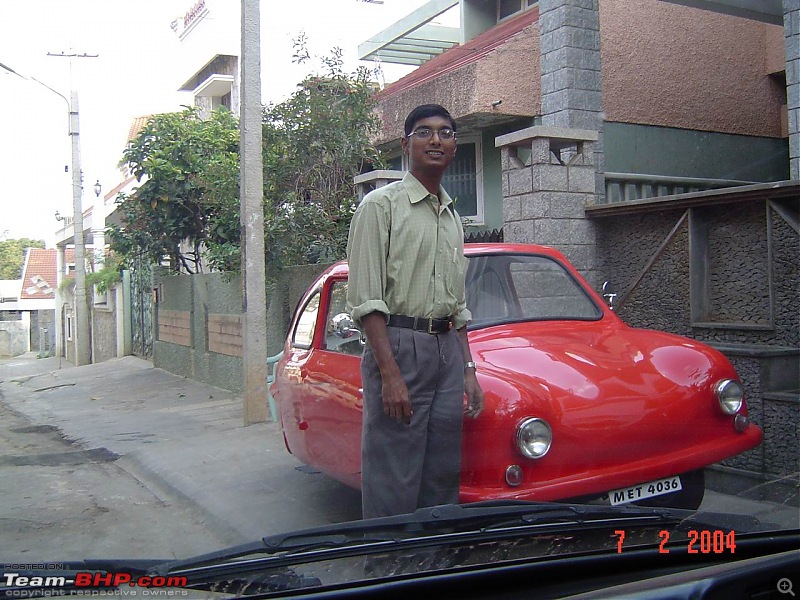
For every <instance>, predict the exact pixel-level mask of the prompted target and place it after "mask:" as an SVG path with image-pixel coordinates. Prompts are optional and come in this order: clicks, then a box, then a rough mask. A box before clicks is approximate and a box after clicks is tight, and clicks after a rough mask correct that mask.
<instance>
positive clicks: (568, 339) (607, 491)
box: [271, 244, 762, 508]
mask: <svg viewBox="0 0 800 600" xmlns="http://www.w3.org/2000/svg"><path fill="white" fill-rule="evenodd" d="M465 254H466V256H467V257H468V259H469V267H468V271H467V307H468V308H469V309H470V310H471V312H472V315H473V321H472V322H471V324H470V325H469V327H468V330H469V338H470V345H471V349H472V354H473V357H474V358H475V361H476V363H477V373H478V379H479V381H480V383H481V386H482V388H483V390H484V392H485V396H486V407H485V409H484V411H483V413H482V414H481V415H480V417H478V418H477V419H469V418H465V420H464V437H463V444H462V448H463V449H462V456H463V460H462V477H461V501H462V502H474V501H479V500H491V499H515V500H542V501H548V500H577V499H581V500H588V499H596V498H607V501H608V502H610V503H611V504H623V503H627V502H635V503H639V504H650V505H653V504H655V505H668V506H677V507H683V508H697V507H698V506H699V504H700V502H701V501H702V498H703V494H704V489H705V482H704V476H703V468H704V467H706V466H707V465H710V464H712V463H715V462H718V461H720V460H722V459H724V458H727V457H730V456H734V455H736V454H739V453H741V452H744V451H745V450H749V449H750V448H753V447H755V446H757V445H758V444H760V443H761V439H762V432H761V429H760V428H759V427H757V426H756V425H754V424H752V423H751V422H750V420H749V419H748V418H747V407H746V404H745V399H744V394H743V390H742V386H741V384H740V383H739V380H738V377H737V375H736V372H735V370H734V369H733V367H732V366H731V364H730V362H728V360H727V359H726V358H725V357H724V356H723V355H722V354H720V353H719V352H718V351H716V350H714V349H713V348H710V347H709V346H706V345H704V344H702V343H699V342H697V341H694V340H691V339H688V338H684V337H679V336H676V335H672V334H668V333H663V332H659V331H652V330H643V329H634V328H632V327H629V326H627V325H626V324H625V323H623V322H622V320H621V319H620V318H619V317H618V316H617V315H616V314H615V313H614V312H613V311H612V310H611V309H610V308H609V307H608V306H607V305H606V303H605V302H604V301H603V299H602V297H600V296H599V295H598V294H597V293H596V292H594V291H593V290H592V289H591V287H590V286H589V285H588V284H587V283H586V281H585V280H584V279H583V278H582V277H581V276H580V275H579V274H578V272H577V271H576V270H575V269H574V267H573V266H572V265H571V264H570V263H569V262H567V260H566V259H565V258H564V256H563V255H562V254H560V253H559V252H557V251H555V250H553V249H551V248H547V247H543V246H533V245H520V244H467V245H466V247H465ZM346 289H347V264H346V263H344V262H340V263H338V264H336V265H334V266H332V267H331V268H329V269H328V270H327V271H325V273H323V274H322V275H321V276H320V277H319V278H318V279H317V280H316V281H315V282H314V284H313V285H312V286H311V287H310V289H309V290H308V291H307V292H306V293H305V295H304V296H303V298H302V299H301V301H300V303H299V305H298V308H297V311H296V313H295V315H294V318H293V320H292V323H291V327H290V329H289V335H288V339H287V341H286V346H285V348H284V353H283V357H282V359H281V360H280V362H279V363H278V364H277V368H276V376H275V381H274V383H273V385H272V388H271V391H272V394H273V396H274V398H275V399H276V401H277V404H278V411H279V417H280V421H281V424H282V427H283V433H284V437H285V440H286V446H287V448H288V449H289V451H290V452H291V453H292V454H294V455H295V456H296V457H297V458H298V459H300V460H301V461H302V462H304V463H306V464H308V465H312V466H313V467H316V468H317V469H319V470H321V471H323V472H324V473H327V474H328V475H330V476H332V477H335V478H336V479H338V480H340V481H342V482H344V483H345V484H348V485H350V486H353V487H355V488H358V487H359V486H360V473H361V459H360V456H361V454H360V453H361V410H362V397H361V374H360V356H361V353H362V349H363V343H364V341H363V338H362V336H361V333H360V332H359V331H358V330H357V329H356V327H355V325H354V323H353V321H352V320H351V319H350V317H349V315H348V314H347V307H346V303H345V296H346Z"/></svg>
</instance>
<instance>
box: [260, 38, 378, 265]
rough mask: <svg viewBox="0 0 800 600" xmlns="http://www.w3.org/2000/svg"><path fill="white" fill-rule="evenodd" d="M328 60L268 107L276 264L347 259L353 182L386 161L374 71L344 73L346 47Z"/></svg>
mask: <svg viewBox="0 0 800 600" xmlns="http://www.w3.org/2000/svg"><path fill="white" fill-rule="evenodd" d="M295 60H296V62H299V63H305V62H307V61H309V60H310V57H309V55H308V52H307V51H306V46H305V38H304V37H301V38H299V39H298V40H297V41H296V42H295ZM321 60H322V65H323V66H324V69H325V71H324V73H323V74H322V75H313V76H309V77H307V78H306V79H305V80H304V81H303V83H302V84H301V85H299V86H298V88H297V91H296V92H295V93H294V94H293V95H292V96H291V97H290V98H289V99H288V100H286V101H285V102H282V103H280V104H275V105H270V106H267V107H266V108H265V110H264V169H265V180H264V200H265V207H264V210H265V230H266V232H265V235H266V247H267V253H268V256H267V258H268V263H272V266H273V268H280V267H281V266H283V265H287V264H301V263H307V262H317V261H319V260H327V261H330V260H335V259H339V258H343V257H344V251H345V247H346V244H347V232H348V230H349V227H350V220H351V218H352V215H353V212H354V210H355V205H356V202H357V190H356V186H355V184H354V183H353V179H354V177H355V176H356V175H358V174H360V173H363V172H365V171H368V170H371V169H372V168H375V167H380V166H381V165H382V163H381V158H380V154H379V152H378V151H377V149H376V148H375V147H374V146H373V145H372V142H371V138H372V135H373V134H374V133H375V132H376V131H377V129H378V126H379V121H378V119H377V117H376V116H375V112H374V110H373V108H374V99H373V95H374V93H375V91H376V85H375V84H374V82H372V81H371V79H370V75H369V72H368V71H367V70H366V69H363V68H362V69H359V70H358V71H356V72H355V73H353V74H347V73H345V72H344V71H343V68H342V66H343V62H342V54H341V51H340V50H339V49H334V50H333V51H332V53H331V54H330V55H329V56H326V57H323V58H322V59H321Z"/></svg>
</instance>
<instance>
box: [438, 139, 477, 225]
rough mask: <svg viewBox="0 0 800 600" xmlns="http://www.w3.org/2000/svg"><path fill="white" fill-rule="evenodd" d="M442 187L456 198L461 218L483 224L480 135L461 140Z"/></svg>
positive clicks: (471, 222)
mask: <svg viewBox="0 0 800 600" xmlns="http://www.w3.org/2000/svg"><path fill="white" fill-rule="evenodd" d="M442 186H444V189H446V190H447V193H448V194H450V197H451V198H453V200H454V201H455V205H456V210H457V211H458V214H459V215H460V216H461V218H462V219H465V220H468V221H469V223H470V224H471V225H473V224H474V225H482V224H483V160H482V151H481V139H480V137H479V136H464V137H460V138H459V139H458V150H457V151H456V157H455V159H454V160H453V162H452V163H451V164H450V166H449V167H448V169H447V171H446V172H445V174H444V177H443V178H442Z"/></svg>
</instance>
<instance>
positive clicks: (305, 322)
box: [292, 292, 320, 348]
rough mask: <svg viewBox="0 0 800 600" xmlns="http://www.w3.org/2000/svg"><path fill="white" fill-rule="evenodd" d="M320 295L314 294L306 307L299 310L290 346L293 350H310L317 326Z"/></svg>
mask: <svg viewBox="0 0 800 600" xmlns="http://www.w3.org/2000/svg"><path fill="white" fill-rule="evenodd" d="M319 300H320V294H319V292H317V293H316V294H314V295H313V296H312V297H311V298H310V299H309V300H308V302H306V305H305V306H304V307H303V308H302V309H301V311H300V316H299V317H298V319H297V325H296V326H295V328H294V334H293V335H292V346H293V347H295V348H311V343H312V342H313V341H314V331H315V329H316V324H317V314H318V313H319Z"/></svg>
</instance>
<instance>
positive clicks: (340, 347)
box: [325, 281, 364, 356]
mask: <svg viewBox="0 0 800 600" xmlns="http://www.w3.org/2000/svg"><path fill="white" fill-rule="evenodd" d="M362 341H363V338H362V336H361V332H360V331H359V330H358V328H357V327H356V325H355V323H353V320H352V318H351V317H350V313H349V312H348V311H347V281H335V282H334V283H333V285H332V286H331V297H330V305H329V309H328V325H327V327H326V328H325V349H326V350H330V351H331V352H340V353H342V354H353V355H356V356H361V354H362V352H363V350H364V344H363V343H362Z"/></svg>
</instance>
